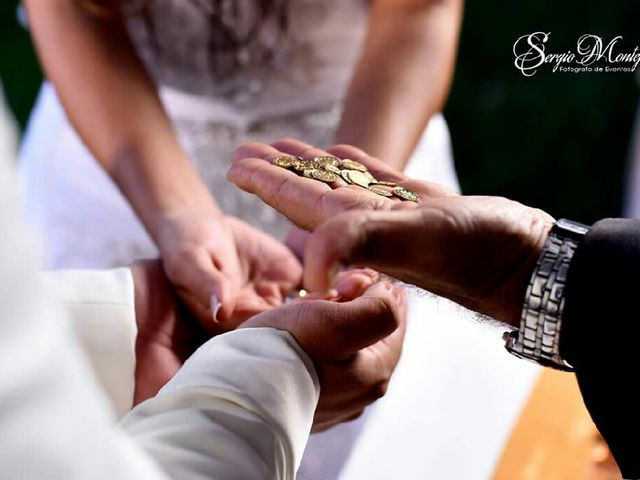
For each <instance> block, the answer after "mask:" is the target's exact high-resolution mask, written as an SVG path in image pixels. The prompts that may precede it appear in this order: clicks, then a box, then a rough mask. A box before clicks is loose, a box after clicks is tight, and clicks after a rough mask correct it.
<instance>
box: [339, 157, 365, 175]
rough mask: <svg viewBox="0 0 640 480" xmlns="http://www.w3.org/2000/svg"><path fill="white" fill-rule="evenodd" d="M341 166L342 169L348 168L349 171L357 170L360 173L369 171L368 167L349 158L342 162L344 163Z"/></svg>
mask: <svg viewBox="0 0 640 480" xmlns="http://www.w3.org/2000/svg"><path fill="white" fill-rule="evenodd" d="M340 165H341V166H342V168H346V169H347V170H357V171H358V172H366V171H367V167H365V166H364V165H363V164H361V163H360V162H356V161H354V160H349V159H348V158H345V159H344V160H342V162H340Z"/></svg>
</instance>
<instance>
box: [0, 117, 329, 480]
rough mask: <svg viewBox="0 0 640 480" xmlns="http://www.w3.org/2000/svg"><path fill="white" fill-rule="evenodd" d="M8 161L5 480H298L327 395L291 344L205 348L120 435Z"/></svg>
mask: <svg viewBox="0 0 640 480" xmlns="http://www.w3.org/2000/svg"><path fill="white" fill-rule="evenodd" d="M1 111H2V106H1V105H0V128H1V127H2V125H1V124H2V112H1ZM9 160H10V159H6V158H2V152H1V151H0V231H1V232H2V234H3V237H2V242H0V412H2V422H0V478H3V479H4V478H7V479H20V480H40V479H43V478H46V479H53V480H86V479H91V480H141V479H142V480H167V479H168V478H174V479H176V480H177V479H180V480H186V479H204V478H207V479H212V478H213V479H218V480H222V479H224V480H227V479H243V478H251V479H252V480H253V479H257V478H274V477H275V478H293V475H294V470H295V468H296V466H297V464H298V463H299V459H300V456H301V454H302V449H303V448H304V444H305V442H306V435H307V434H308V432H309V429H310V426H311V419H312V418H313V412H314V410H315V406H316V400H317V397H318V391H319V388H318V382H317V379H316V377H315V372H314V370H313V366H312V365H311V362H310V361H309V359H308V358H307V357H306V355H305V354H304V352H302V351H301V350H300V348H299V346H298V345H297V344H296V343H295V341H294V340H293V338H292V337H291V336H290V335H289V334H286V333H282V332H278V331H275V330H270V329H264V330H243V331H238V332H233V333H231V334H228V335H224V336H221V337H220V338H217V339H215V340H213V341H211V342H209V343H207V344H206V345H205V346H204V347H203V348H202V349H201V350H200V351H199V352H198V353H197V354H196V355H195V356H194V358H192V359H191V360H189V362H188V363H187V365H186V366H185V367H184V368H183V369H182V370H181V371H180V372H179V373H178V375H177V376H176V377H175V378H174V380H172V382H171V383H170V384H169V385H168V386H167V387H166V388H165V389H164V390H163V391H162V392H161V393H160V394H159V395H158V396H157V397H155V398H153V399H151V400H149V401H147V402H145V403H143V404H141V405H140V406H139V407H138V408H136V409H135V410H134V411H133V412H132V413H131V414H130V415H129V416H128V417H127V418H126V420H125V426H126V429H127V430H128V431H129V432H130V435H127V434H126V433H125V432H124V431H122V430H121V429H119V428H117V427H116V426H115V425H114V422H113V416H112V415H111V412H110V409H109V407H108V402H107V400H106V399H105V397H104V396H103V395H102V392H101V390H100V388H99V386H98V383H97V381H96V379H95V377H94V375H93V372H92V370H91V367H90V364H89V361H88V360H87V358H86V356H85V354H84V352H83V351H82V348H81V347H80V345H79V344H78V341H77V339H76V337H75V336H74V332H73V329H72V327H71V325H70V323H69V322H68V319H67V318H65V316H64V312H61V311H60V310H59V309H58V308H57V306H56V304H55V302H52V301H51V299H49V298H47V295H46V292H45V290H46V286H45V283H44V282H43V281H42V279H41V278H39V277H38V275H37V274H36V270H37V269H38V268H39V265H40V261H39V258H38V255H37V253H35V252H37V251H38V248H37V245H36V244H35V242H34V241H33V239H32V238H30V237H29V236H28V235H27V234H26V233H25V231H24V228H23V226H22V222H21V220H20V217H19V215H18V214H17V211H16V208H15V185H16V176H15V173H14V172H11V171H10V167H9V165H12V163H11V162H10V161H9ZM214 347H215V348H214ZM238 451H241V452H243V457H242V458H241V456H240V455H239V454H238V453H237V452H238ZM254 473H255V475H254Z"/></svg>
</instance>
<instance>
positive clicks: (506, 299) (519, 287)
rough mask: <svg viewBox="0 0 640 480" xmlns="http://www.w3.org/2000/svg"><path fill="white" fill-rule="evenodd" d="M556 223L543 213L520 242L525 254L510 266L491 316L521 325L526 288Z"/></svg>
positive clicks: (514, 326)
mask: <svg viewBox="0 0 640 480" xmlns="http://www.w3.org/2000/svg"><path fill="white" fill-rule="evenodd" d="M553 222H554V219H553V218H552V217H550V216H548V215H546V214H544V213H543V212H540V217H539V218H538V219H537V220H536V221H533V222H531V226H530V229H529V231H528V232H526V234H525V236H524V238H522V239H520V240H519V241H522V242H523V246H524V248H523V250H522V253H521V255H520V256H519V258H518V260H517V261H516V262H515V263H514V265H513V266H512V267H511V270H512V271H511V272H510V273H509V274H508V276H507V278H508V280H507V282H506V283H505V288H504V290H503V291H502V292H501V295H500V298H499V301H498V302H497V305H495V306H494V307H493V310H494V312H495V313H492V316H493V317H494V318H496V319H497V320H500V321H503V322H504V323H506V324H508V325H509V326H511V327H513V328H518V327H519V326H520V319H521V316H522V308H523V304H524V301H525V296H526V292H527V287H528V285H529V282H530V280H531V276H532V275H533V273H534V271H535V269H536V264H537V262H538V259H539V258H540V255H541V254H542V252H543V250H544V246H545V243H546V241H547V238H548V236H549V232H550V231H551V229H552V227H553Z"/></svg>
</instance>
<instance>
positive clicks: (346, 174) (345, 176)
mask: <svg viewBox="0 0 640 480" xmlns="http://www.w3.org/2000/svg"><path fill="white" fill-rule="evenodd" d="M352 171H353V170H340V176H341V177H342V178H343V179H344V181H345V182H347V183H348V184H349V185H351V184H352V183H353V180H351V176H350V173H351V172H352Z"/></svg>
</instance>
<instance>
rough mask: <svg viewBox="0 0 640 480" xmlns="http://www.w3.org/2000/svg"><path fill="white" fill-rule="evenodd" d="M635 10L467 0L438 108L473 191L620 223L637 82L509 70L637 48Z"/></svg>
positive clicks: (9, 59)
mask: <svg viewBox="0 0 640 480" xmlns="http://www.w3.org/2000/svg"><path fill="white" fill-rule="evenodd" d="M17 3H18V2H17V1H14V0H2V2H1V6H0V76H1V77H2V81H3V83H4V87H5V91H6V93H7V97H8V100H9V105H10V106H11V108H12V109H13V111H14V113H15V115H16V117H17V119H18V121H19V123H20V125H21V126H22V127H24V125H25V122H26V120H27V118H28V114H29V111H30V109H31V107H32V104H33V101H34V99H35V95H36V94H37V89H38V86H39V84H40V82H41V73H40V70H39V68H38V65H37V61H36V60H35V56H34V52H33V49H32V46H31V43H30V42H29V37H28V35H27V33H26V32H25V31H24V30H23V29H22V27H20V26H19V25H18V22H17V19H16V14H15V12H16V7H17ZM639 25H640V2H638V1H637V0H616V2H601V1H598V2H596V1H593V0H586V1H581V2H545V3H543V2H539V1H529V2H513V1H512V0H495V1H484V2H482V1H468V2H467V5H466V7H465V20H464V25H463V31H462V37H461V44H460V52H459V56H458V64H457V71H456V76H455V81H454V86H453V91H452V94H451V98H450V100H449V103H448V105H447V108H446V110H445V114H446V116H447V120H448V121H449V125H450V128H451V132H452V137H453V146H454V153H455V158H456V166H457V169H458V173H459V175H460V180H461V182H462V186H463V190H464V192H465V193H469V194H493V195H504V196H507V197H510V198H514V199H517V200H520V201H522V202H524V203H526V204H529V205H533V206H537V207H540V208H543V209H545V210H547V211H549V212H550V213H552V214H553V215H555V216H565V217H570V218H573V219H576V220H581V221H583V222H586V223H590V222H593V221H594V220H596V219H598V218H602V217H605V216H616V215H620V210H621V205H622V198H623V187H624V176H625V168H626V163H627V155H628V149H629V142H630V135H631V129H632V125H633V121H634V114H635V109H636V105H637V103H638V88H637V82H636V81H637V75H632V74H628V73H625V74H623V73H617V74H614V73H609V74H569V73H556V74H554V73H551V72H550V71H549V70H548V69H545V70H543V71H540V72H539V73H537V74H536V75H535V76H534V77H532V78H525V77H524V76H523V75H522V74H521V73H520V72H519V71H518V70H516V69H515V67H514V66H513V53H512V48H513V43H514V41H515V40H516V39H517V38H518V37H520V36H521V35H524V34H528V33H532V32H535V31H544V32H550V33H551V39H550V42H551V45H550V47H549V49H550V50H553V51H556V52H562V51H565V50H568V49H571V50H575V44H576V41H577V39H578V38H579V37H580V36H581V35H582V34H584V33H593V34H599V35H601V36H603V37H605V38H613V37H615V36H616V35H623V37H624V39H625V43H624V45H625V46H626V47H627V48H626V49H629V50H633V47H634V46H635V45H639V44H640V35H639V34H638V26H639Z"/></svg>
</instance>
